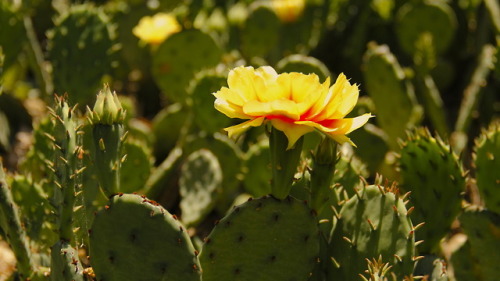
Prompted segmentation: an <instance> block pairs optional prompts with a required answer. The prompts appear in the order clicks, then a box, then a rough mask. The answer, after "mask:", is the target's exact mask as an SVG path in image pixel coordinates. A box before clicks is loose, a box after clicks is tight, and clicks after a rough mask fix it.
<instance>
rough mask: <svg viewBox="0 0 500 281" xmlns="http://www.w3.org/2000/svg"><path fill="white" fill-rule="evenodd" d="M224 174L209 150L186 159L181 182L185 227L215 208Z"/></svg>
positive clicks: (194, 153) (199, 151) (196, 221)
mask: <svg viewBox="0 0 500 281" xmlns="http://www.w3.org/2000/svg"><path fill="white" fill-rule="evenodd" d="M222 173H223V171H222V170H221V167H220V164H219V161H218V160H217V157H216V156H215V155H214V154H213V153H212V152H210V150H207V149H200V150H197V151H195V152H193V153H191V154H190V155H189V156H188V157H187V158H186V161H185V162H184V164H183V165H182V167H181V176H180V179H179V193H180V195H181V202H180V208H181V211H182V222H183V223H184V224H185V225H186V226H192V225H195V224H197V223H198V222H200V221H201V220H202V219H203V218H204V217H205V216H206V215H207V214H208V213H209V212H210V211H211V210H212V209H213V207H214V206H215V203H216V201H217V197H219V195H220V193H221V191H222V190H221V188H222V186H221V185H222Z"/></svg>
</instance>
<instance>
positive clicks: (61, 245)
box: [50, 240, 85, 281]
mask: <svg viewBox="0 0 500 281" xmlns="http://www.w3.org/2000/svg"><path fill="white" fill-rule="evenodd" d="M50 280H52V281H62V280H67V281H84V280H85V279H84V277H83V267H82V264H81V262H80V260H79V258H78V252H77V251H76V250H75V249H74V248H73V247H71V245H69V244H68V243H67V242H65V241H62V240H61V241H59V242H57V243H56V244H55V245H54V246H52V254H51V271H50Z"/></svg>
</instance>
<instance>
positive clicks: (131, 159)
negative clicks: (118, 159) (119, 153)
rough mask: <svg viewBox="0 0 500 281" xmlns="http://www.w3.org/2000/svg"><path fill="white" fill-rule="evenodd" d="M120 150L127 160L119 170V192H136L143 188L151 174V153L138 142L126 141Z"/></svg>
mask: <svg viewBox="0 0 500 281" xmlns="http://www.w3.org/2000/svg"><path fill="white" fill-rule="evenodd" d="M122 149H123V151H124V154H125V155H126V156H127V158H126V161H125V162H123V164H122V166H121V168H120V186H119V191H120V192H123V193H132V192H136V191H138V190H139V189H141V188H142V187H143V186H144V184H145V183H146V181H147V179H148V177H149V174H150V173H151V169H152V166H153V161H152V160H153V159H152V157H151V151H150V150H149V148H148V146H146V145H143V144H142V143H141V142H139V141H126V142H124V143H123V147H122Z"/></svg>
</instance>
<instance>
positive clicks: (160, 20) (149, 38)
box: [132, 13, 181, 45]
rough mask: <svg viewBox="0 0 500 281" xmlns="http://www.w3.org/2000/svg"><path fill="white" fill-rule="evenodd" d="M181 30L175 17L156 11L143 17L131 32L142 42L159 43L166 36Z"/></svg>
mask: <svg viewBox="0 0 500 281" xmlns="http://www.w3.org/2000/svg"><path fill="white" fill-rule="evenodd" d="M179 31H181V25H180V24H179V23H178V22H177V19H176V18H175V17H174V16H172V15H170V14H165V13H158V14H156V15H154V16H152V17H150V16H146V17H143V18H142V19H141V20H140V21H139V24H137V25H136V26H135V27H134V29H133V30H132V32H133V33H134V35H135V36H137V37H139V39H141V40H142V41H144V42H147V43H150V44H154V45H156V44H160V43H161V42H163V41H164V40H165V39H167V37H168V36H170V35H172V34H174V33H177V32H179Z"/></svg>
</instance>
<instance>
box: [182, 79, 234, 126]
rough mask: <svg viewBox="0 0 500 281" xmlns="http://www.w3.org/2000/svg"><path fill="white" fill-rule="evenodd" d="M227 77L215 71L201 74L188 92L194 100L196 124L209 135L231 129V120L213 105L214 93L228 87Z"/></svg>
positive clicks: (194, 80)
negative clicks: (227, 128) (225, 128)
mask: <svg viewBox="0 0 500 281" xmlns="http://www.w3.org/2000/svg"><path fill="white" fill-rule="evenodd" d="M226 81H227V78H226V76H223V75H220V74H217V73H216V72H215V71H207V72H201V73H199V74H198V75H196V77H195V78H194V79H193V81H192V82H191V83H192V84H191V86H190V87H189V90H188V92H189V93H190V95H191V99H192V100H193V107H192V108H193V113H194V117H193V118H194V123H196V125H198V127H199V128H200V129H202V130H205V131H207V132H208V133H215V132H218V131H220V130H221V128H224V127H229V125H231V119H230V118H227V117H226V116H224V115H223V114H220V112H218V111H217V110H216V109H215V108H214V106H213V104H214V100H215V97H214V96H213V95H212V93H214V92H216V91H218V90H219V89H220V88H221V87H223V86H226V85H227V82H226Z"/></svg>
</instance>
